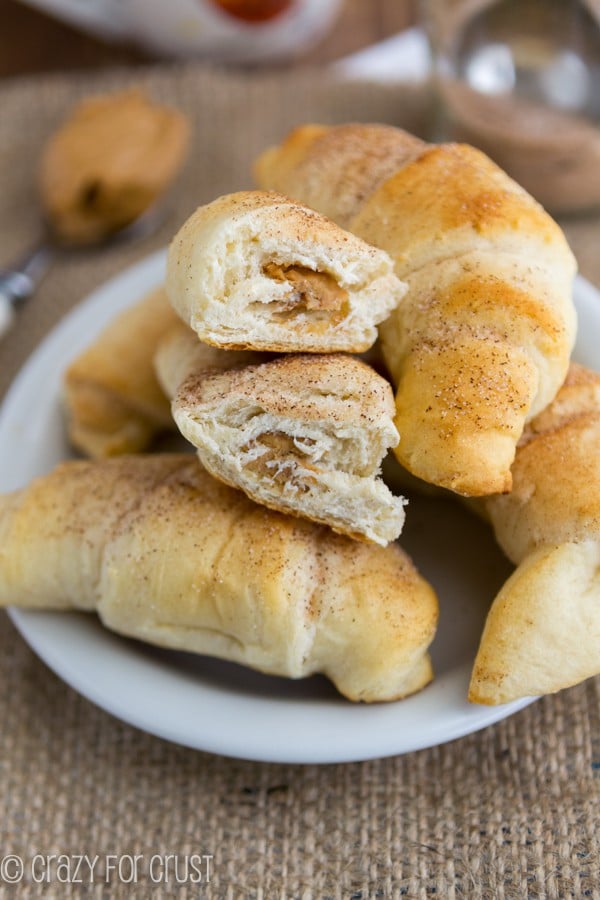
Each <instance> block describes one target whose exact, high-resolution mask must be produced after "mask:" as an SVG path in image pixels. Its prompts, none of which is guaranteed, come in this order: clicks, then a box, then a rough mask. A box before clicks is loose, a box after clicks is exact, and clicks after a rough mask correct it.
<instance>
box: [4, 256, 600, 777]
mask: <svg viewBox="0 0 600 900" xmlns="http://www.w3.org/2000/svg"><path fill="white" fill-rule="evenodd" d="M166 252H167V251H166V249H165V248H162V249H160V250H157V251H155V252H154V253H152V254H149V255H148V256H145V257H143V258H142V259H141V260H139V261H138V262H136V263H134V264H133V265H131V266H129V267H128V268H126V269H124V270H122V271H121V272H119V273H117V274H115V275H114V276H113V277H112V278H110V279H108V280H107V281H105V282H104V283H103V284H101V285H100V286H99V287H97V288H96V289H95V290H94V291H92V292H91V293H90V294H89V295H88V296H87V297H86V298H84V299H83V300H82V301H81V302H80V303H78V304H77V305H76V306H75V307H74V308H73V309H72V310H71V311H70V312H69V313H67V314H66V315H65V316H64V317H63V319H61V320H60V321H59V322H58V323H57V324H56V325H55V326H54V328H53V329H51V331H50V332H49V333H48V334H47V335H46V336H45V337H44V338H43V340H42V341H41V342H40V343H39V344H38V346H37V347H36V348H35V349H34V350H33V352H32V353H31V354H30V356H29V357H28V359H27V360H26V361H25V363H24V364H23V366H22V367H21V369H20V370H19V372H18V373H17V375H16V377H15V378H14V379H13V381H12V383H11V385H10V387H9V389H8V390H7V392H6V395H5V397H4V400H3V403H2V406H1V407H0V447H1V446H2V438H3V437H4V435H5V431H6V428H7V427H8V426H9V425H10V422H11V416H12V415H13V410H15V408H16V407H18V406H19V405H20V403H21V397H22V395H23V393H26V392H27V390H28V389H29V388H30V385H31V382H32V380H35V377H36V372H37V371H38V369H40V368H41V369H43V368H44V365H47V364H48V362H49V361H51V360H53V358H54V356H55V354H56V352H57V350H60V349H62V348H64V347H65V346H66V347H69V343H70V342H71V341H72V340H73V339H75V344H77V343H78V341H77V337H80V336H81V335H80V329H81V327H82V326H85V323H86V321H88V319H89V316H90V313H91V312H93V313H95V314H97V315H96V316H95V320H94V323H95V324H94V333H95V334H96V333H98V330H99V329H100V328H102V327H103V324H105V323H107V322H108V321H109V320H110V319H111V318H112V317H113V316H114V315H115V314H116V313H117V312H118V311H119V310H120V309H124V308H126V307H127V306H129V305H131V304H132V303H134V302H135V301H136V300H137V299H139V298H140V297H141V296H142V295H143V294H144V293H145V292H146V291H148V290H150V289H152V288H153V287H155V286H157V285H158V284H160V283H161V281H162V275H163V273H164V265H165V259H166ZM115 292H116V294H117V295H119V296H118V297H117V300H114V299H113V300H112V301H111V302H107V301H106V297H107V296H108V297H109V298H110V296H111V294H113V293H115ZM574 295H575V297H576V300H577V302H578V304H579V305H581V304H583V306H584V308H585V307H586V306H587V305H588V304H589V305H590V308H591V306H592V305H594V304H600V291H598V289H597V288H596V287H595V286H594V285H593V284H592V283H591V282H589V281H587V280H586V279H584V278H583V277H582V276H580V275H578V276H577V277H576V282H575V290H574ZM119 297H120V299H119ZM593 314H594V312H592V315H593ZM596 314H597V315H598V316H600V305H599V306H598V310H597V311H596ZM98 320H103V321H98ZM89 339H90V338H89V336H86V339H85V342H87V343H89ZM85 342H84V343H85ZM75 352H79V347H76V348H75V350H72V352H71V355H74V353H75ZM68 358H69V357H68V352H67V357H66V358H65V362H66V361H68ZM61 376H62V368H61V370H60V371H59V372H58V373H57V374H56V377H57V378H58V383H60V378H61ZM54 384H55V386H56V379H55V381H54ZM30 477H31V476H30ZM2 480H3V481H4V477H2ZM2 490H3V491H4V490H7V488H6V487H5V486H4V485H3V486H2ZM7 613H8V615H9V617H10V619H11V621H12V622H13V624H14V626H15V628H16V629H17V630H18V632H19V633H20V635H21V636H22V638H23V639H24V640H25V642H26V643H27V644H28V645H29V647H30V648H31V649H32V650H33V652H34V653H35V654H36V655H37V656H38V657H39V658H40V659H41V660H42V661H43V662H44V663H45V665H47V666H48V668H50V669H51V670H52V671H53V672H54V673H55V674H56V675H57V676H58V677H59V678H60V679H61V680H62V681H63V682H65V683H66V684H67V685H68V686H69V687H71V688H72V689H73V690H75V691H76V692H77V693H79V694H80V695H81V696H83V697H85V698H86V699H87V700H89V701H90V702H91V703H93V704H94V705H95V706H97V707H99V708H100V709H102V710H104V711H105V712H107V713H109V714H110V715H112V716H114V717H115V718H117V719H119V720H121V721H122V722H125V723H127V724H129V725H132V726H134V727H136V728H138V729H140V730H142V731H145V732H147V733H150V734H153V735H155V736H157V737H159V738H162V739H165V740H168V741H171V742H173V743H177V744H179V745H181V746H186V747H189V748H192V749H195V750H201V751H204V752H211V753H217V754H221V755H225V756H228V757H232V758H238V759H245V760H251V761H256V762H266V763H283V764H315V763H317V764H336V763H348V762H360V761H364V760H369V759H378V758H385V757H389V756H396V755H401V754H404V753H409V752H413V751H415V750H421V749H425V748H428V747H433V746H439V745H442V744H445V743H448V742H450V741H453V740H456V739H458V738H460V737H464V736H466V735H468V734H473V733H475V732H476V731H479V730H481V729H483V728H486V727H488V726H489V725H492V724H495V723H496V722H498V721H501V720H502V719H504V718H507V717H508V716H511V715H513V714H514V713H516V712H518V711H519V710H521V709H523V708H525V707H526V706H528V705H529V704H531V703H533V702H534V701H535V700H536V699H538V698H536V697H526V698H523V699H520V700H517V701H514V702H512V703H509V704H503V705H501V706H489V707H486V706H480V705H477V704H469V703H467V701H466V699H465V701H464V704H462V706H460V707H457V708H456V710H455V711H454V713H455V714H454V718H453V720H452V722H451V723H450V724H448V722H446V724H445V727H442V728H440V727H439V724H436V723H433V724H432V723H430V726H429V728H426V729H423V730H422V731H421V732H419V731H418V732H417V733H416V734H415V735H409V736H407V735H406V734H403V735H401V736H398V735H397V734H395V733H393V734H391V735H390V734H387V735H386V738H385V739H382V740H380V741H377V740H374V741H373V740H370V739H369V740H366V741H364V742H361V741H357V740H353V741H351V742H350V745H349V746H347V747H344V746H342V747H339V746H338V745H337V744H336V743H335V742H334V743H333V745H331V746H327V745H325V746H323V745H322V743H323V742H319V741H318V740H317V741H316V742H313V743H312V744H311V743H310V742H309V743H308V744H304V745H303V746H302V748H301V749H300V748H297V747H293V746H290V742H289V741H283V742H281V741H279V742H278V741H277V740H275V741H273V740H272V739H271V737H272V736H267V737H266V738H265V739H258V740H257V738H256V735H254V736H250V738H249V737H248V735H247V734H246V735H242V734H240V735H238V736H237V738H238V739H237V740H235V738H232V735H231V734H230V733H227V736H226V738H225V740H223V734H224V732H223V729H221V730H219V728H218V727H217V729H215V728H214V727H213V728H212V729H211V728H209V729H208V731H207V732H203V733H198V732H197V731H194V732H191V733H187V734H186V733H185V732H181V731H179V732H178V733H176V731H177V730H176V729H175V730H174V728H173V726H172V725H171V726H167V725H166V724H165V722H164V721H162V720H159V721H156V720H154V719H152V718H151V717H149V716H148V714H147V713H146V714H142V713H141V712H140V711H139V710H136V709H133V710H132V709H131V706H128V702H129V701H127V700H126V698H127V697H128V694H127V692H124V693H121V692H117V695H116V697H112V698H111V697H110V696H109V697H107V696H106V691H105V690H103V689H102V687H101V684H100V682H94V681H93V680H92V681H89V680H87V681H86V679H85V678H83V679H82V677H81V674H80V676H79V677H77V676H76V674H75V673H74V672H73V671H72V668H71V667H70V665H69V660H67V659H65V658H64V657H60V656H59V657H58V658H57V656H56V654H55V652H54V651H55V650H56V647H55V646H54V645H53V644H52V640H51V641H50V644H48V639H47V632H43V633H42V632H40V630H39V622H40V617H42V619H43V617H52V619H53V620H54V621H55V622H59V621H61V620H62V617H64V616H67V617H69V620H72V619H73V618H76V617H80V616H81V615H86V614H81V613H77V612H64V613H63V612H61V613H59V615H60V617H61V620H57V619H55V618H54V617H55V616H56V613H52V612H46V611H37V610H26V609H19V608H15V607H8V608H7ZM91 622H93V624H94V626H96V627H97V628H99V629H100V631H101V636H102V641H103V643H105V642H106V638H107V637H108V641H107V647H108V646H109V645H110V646H112V644H113V643H115V642H119V648H120V652H124V659H125V661H126V662H129V663H130V664H131V658H130V653H131V651H130V649H127V648H126V649H125V651H123V647H122V642H123V641H124V640H127V639H123V638H120V637H119V636H118V635H114V634H113V633H112V632H109V631H107V630H105V629H103V627H102V626H101V624H100V623H99V620H98V619H97V618H94V619H93V620H91ZM63 624H64V622H63ZM86 624H90V623H86ZM69 628H70V626H68V627H67V632H68V631H69ZM59 631H60V627H59ZM50 634H51V635H52V630H50ZM44 638H45V639H44ZM128 643H131V642H128ZM133 643H134V644H135V643H137V642H133ZM139 655H140V657H143V656H144V654H143V653H140V654H139ZM135 659H136V660H137V662H139V660H138V659H137V655H136V657H135ZM137 662H136V665H137ZM146 662H147V661H146ZM149 665H150V667H151V668H152V669H153V670H154V671H156V670H161V671H162V668H163V667H162V665H157V661H156V659H154V658H152V659H151V660H150V662H149ZM471 665H472V660H471V661H470V662H469V661H467V663H465V665H463V666H460V667H458V668H457V669H456V670H453V671H452V672H450V673H445V675H444V676H442V678H443V679H446V681H445V682H444V684H445V685H446V687H447V686H448V685H450V687H451V688H452V687H454V688H456V685H455V684H453V683H452V677H455V678H458V681H459V682H461V679H462V680H464V672H463V669H465V667H466V668H467V669H468V671H469V672H470V668H471ZM142 668H143V667H142ZM163 677H164V673H163ZM180 677H181V673H179V672H175V673H174V678H175V681H177V680H178V678H179V679H180ZM167 680H168V679H167ZM440 680H441V679H438V683H439V681H440ZM461 683H462V682H461ZM435 684H436V682H435V681H434V682H433V685H435ZM194 687H195V689H196V690H197V687H198V686H197V684H195V685H194ZM431 689H432V686H428V687H427V688H425V689H424V690H423V691H421V692H419V693H417V694H415V695H412V697H409V698H406V699H404V700H402V701H401V702H400V703H399V704H372V705H364V704H360V705H358V706H357V705H354V704H348V707H349V708H350V709H352V710H353V712H352V715H353V717H355V718H356V720H357V730H358V729H360V728H361V726H364V725H365V724H366V725H367V726H369V727H368V728H367V731H368V732H370V731H371V728H372V726H373V725H374V724H375V725H377V726H379V727H383V728H386V727H388V728H389V726H393V724H394V721H393V720H394V715H393V710H394V708H401V709H402V710H406V709H409V708H410V705H411V701H413V703H412V705H414V702H417V703H419V698H424V697H427V696H428V695H427V693H426V692H427V691H428V690H429V691H431ZM207 690H208V691H209V692H211V691H214V689H213V688H211V687H210V685H209V687H208V688H207V687H206V686H203V691H204V692H206V691H207ZM203 691H202V690H201V691H200V695H202V693H203ZM219 693H220V692H219V690H216V694H217V695H219ZM223 696H229V694H228V693H227V692H224V693H221V701H222V700H223ZM231 696H232V697H233V699H234V701H236V702H238V703H239V702H240V695H239V692H238V693H233V694H232V695H231ZM429 696H431V695H429ZM252 699H254V700H255V699H256V698H252ZM241 700H242V702H243V703H246V705H247V704H248V699H247V698H244V697H243V696H242V698H241ZM258 701H259V704H261V705H262V706H264V705H265V704H266V705H267V706H268V707H270V706H273V703H275V705H276V706H279V707H281V704H282V703H283V704H284V706H285V705H286V703H287V705H289V702H288V701H286V700H282V699H281V698H267V699H266V700H265V699H263V698H258ZM345 703H346V701H344V703H343V704H339V703H336V707H335V708H344V709H345V708H346V706H345V705H344V704H345ZM298 704H299V701H297V700H294V701H293V705H294V708H295V709H297V708H298ZM225 705H226V706H227V704H225ZM249 705H250V707H252V706H253V704H252V703H250V704H249ZM425 705H427V702H425ZM315 706H316V707H317V708H321V710H327V712H326V715H327V716H330V715H331V709H332V708H333V704H328V703H327V702H326V701H325V702H320V701H319V702H317V703H316V704H315V701H314V700H312V699H311V700H310V701H300V708H301V709H302V708H303V707H308V708H312V707H315ZM256 709H258V707H256ZM390 710H392V712H390ZM303 711H304V710H303ZM261 714H262V713H261ZM279 714H280V715H281V708H280V709H279ZM311 714H312V713H311ZM285 718H286V717H285V716H284V719H285ZM317 718H319V717H317ZM400 718H402V716H400ZM258 719H259V722H261V721H262V719H261V718H260V715H259V717H258ZM334 719H335V716H334ZM419 734H420V735H421V737H419Z"/></svg>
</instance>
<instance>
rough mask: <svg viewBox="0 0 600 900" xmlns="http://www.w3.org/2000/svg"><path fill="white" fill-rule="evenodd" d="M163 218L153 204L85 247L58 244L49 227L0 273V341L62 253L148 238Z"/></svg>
mask: <svg viewBox="0 0 600 900" xmlns="http://www.w3.org/2000/svg"><path fill="white" fill-rule="evenodd" d="M165 217H166V212H165V209H164V207H162V206H161V205H159V204H154V205H152V206H150V207H149V208H148V209H146V210H145V211H144V212H143V213H142V214H141V215H140V216H138V218H137V219H134V220H133V222H130V223H129V224H128V225H125V226H123V227H121V228H119V229H117V230H116V231H113V232H111V233H110V234H108V235H105V236H103V237H102V238H101V239H100V240H98V241H95V242H93V243H85V244H83V243H82V244H68V243H66V242H65V241H63V240H61V239H60V237H59V236H58V235H57V234H56V232H54V231H53V229H52V226H51V225H50V224H49V223H45V230H44V233H43V234H42V237H41V238H40V240H39V241H38V242H37V243H36V244H35V245H34V246H33V247H32V248H31V249H30V250H29V251H28V252H27V253H26V254H25V255H24V256H22V257H21V258H20V259H18V260H16V261H15V263H14V264H13V265H12V266H9V267H8V268H5V269H0V338H2V337H3V335H5V334H6V333H7V332H8V331H9V329H10V328H11V326H12V324H13V323H14V320H15V314H16V310H17V309H18V307H19V306H20V305H21V304H22V303H24V302H25V300H27V299H29V297H31V296H32V294H33V293H34V292H35V290H36V288H37V287H38V285H39V283H40V281H41V280H42V278H43V277H44V275H45V274H46V272H47V271H48V269H49V267H50V265H51V264H52V263H53V262H54V260H55V259H56V258H57V257H58V256H60V255H62V254H63V253H72V252H77V250H90V249H91V248H92V247H94V248H97V249H105V248H108V247H112V246H114V245H117V244H121V243H124V242H126V241H134V240H140V239H142V238H145V237H148V236H149V235H150V234H152V233H153V232H154V231H156V229H157V228H158V227H159V226H160V225H161V224H162V222H163V221H164V219H165Z"/></svg>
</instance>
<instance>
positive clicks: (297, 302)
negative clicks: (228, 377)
mask: <svg viewBox="0 0 600 900" xmlns="http://www.w3.org/2000/svg"><path fill="white" fill-rule="evenodd" d="M166 286H167V293H168V295H169V299H170V301H171V303H172V304H173V307H174V308H175V309H176V310H177V312H178V313H179V315H180V316H181V318H182V319H183V321H184V322H186V324H188V325H189V326H190V327H191V328H192V329H193V331H195V332H196V334H197V335H198V337H199V338H200V339H201V340H202V341H204V342H205V343H207V344H213V345H215V346H218V347H223V348H225V349H233V350H247V349H253V350H267V351H275V352H282V353H286V352H287V353H289V352H302V353H332V352H337V351H348V352H360V351H363V350H367V349H368V348H369V347H370V346H371V345H372V344H373V343H374V342H375V340H376V338H377V328H376V326H377V325H378V324H379V322H381V321H382V320H383V319H385V318H386V317H387V316H388V315H389V314H390V312H391V311H392V310H393V309H394V308H395V307H396V306H397V305H398V303H399V302H400V300H401V298H402V297H403V295H404V293H405V291H406V286H405V285H404V284H403V283H402V282H401V281H400V280H399V279H398V278H397V277H396V276H395V275H394V271H393V263H392V261H391V260H390V258H389V257H388V255H387V254H386V253H384V252H383V251H382V250H379V249H377V248H375V247H372V246H370V245H369V244H366V243H365V242H364V241H361V240H360V239H359V238H357V237H356V236H355V235H352V234H350V233H348V232H346V231H344V230H343V229H342V228H340V227H339V226H337V225H335V224H334V223H333V222H331V221H330V220H329V219H326V218H325V217H324V216H322V215H320V214H319V213H317V212H315V211H314V210H312V209H309V208H308V207H306V206H303V205H302V204H300V203H297V202H296V201H293V200H290V199H289V198H288V197H284V196H282V195H281V194H276V193H273V192H264V191H242V192H239V193H237V194H229V195H226V196H224V197H220V198H218V199H217V200H215V201H214V202H213V203H209V204H207V205H206V206H201V207H199V209H197V210H196V212H195V213H194V214H193V215H192V216H191V217H190V218H189V219H188V220H187V222H185V224H184V225H183V226H182V228H181V229H180V230H179V232H178V233H177V234H176V235H175V237H174V238H173V241H172V242H171V246H170V249H169V258H168V264H167V280H166Z"/></svg>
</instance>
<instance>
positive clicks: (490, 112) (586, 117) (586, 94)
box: [421, 0, 600, 213]
mask: <svg viewBox="0 0 600 900" xmlns="http://www.w3.org/2000/svg"><path fill="white" fill-rule="evenodd" d="M421 8H422V15H423V22H424V25H425V27H426V30H427V33H428V36H429V39H430V42H431V46H432V50H433V58H434V61H435V75H436V82H437V87H438V97H439V115H438V117H437V120H436V126H435V134H434V138H435V139H437V140H458V141H466V142H468V143H471V144H474V145H475V146H478V147H480V148H481V149H482V150H484V151H485V152H486V153H488V154H489V155H490V156H491V157H492V158H493V159H495V160H496V161H497V162H498V163H499V164H500V165H501V166H502V167H503V168H504V169H506V171H507V172H509V173H510V174H511V175H512V176H513V177H514V178H515V179H516V180H517V181H518V182H519V183H520V184H522V185H523V187H525V188H526V189H527V190H529V191H530V192H531V193H532V194H533V195H534V196H535V197H537V199H538V200H540V202H541V203H543V204H544V205H545V206H546V207H547V208H548V209H549V210H550V211H551V212H554V213H571V212H580V211H583V210H589V209H597V208H600V0H423V2H422V4H421Z"/></svg>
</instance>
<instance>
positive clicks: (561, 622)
mask: <svg viewBox="0 0 600 900" xmlns="http://www.w3.org/2000/svg"><path fill="white" fill-rule="evenodd" d="M512 473H513V489H512V491H511V493H510V494H506V495H504V496H497V497H489V498H486V499H485V500H483V501H481V502H482V504H483V509H484V511H485V514H486V516H487V517H488V518H489V519H490V521H491V523H492V525H493V528H494V532H495V534H496V538H497V540H498V542H499V543H500V545H501V547H502V548H503V549H504V551H505V552H506V554H507V555H508V556H509V557H510V559H511V560H512V561H513V562H515V563H517V564H518V567H517V569H516V571H515V572H514V574H513V575H512V576H511V577H510V578H509V579H508V581H507V582H506V584H505V585H504V587H503V588H502V590H501V591H500V593H499V594H498V596H497V597H496V599H495V600H494V603H493V604H492V607H491V610H490V612H489V615H488V619H487V622H486V626H485V630H484V633H483V636H482V639H481V645H480V648H479V652H478V654H477V658H476V660H475V666H474V669H473V675H472V679H471V686H470V693H469V697H470V699H471V700H473V701H474V702H477V703H491V704H493V703H506V702H508V701H509V700H513V699H516V698H518V697H524V696H529V695H537V694H546V693H551V692H554V691H557V690H560V689H561V688H563V687H568V686H569V685H572V684H576V683H577V682H579V681H581V680H583V679H584V678H587V677H589V676H590V675H594V674H598V673H600V375H598V374H597V373H595V372H591V371H589V370H587V369H584V368H583V367H581V366H577V365H572V366H571V369H570V371H569V375H568V377H567V380H566V382H565V385H564V386H563V387H562V388H561V390H560V391H559V392H558V394H557V396H556V398H555V400H554V401H553V402H552V403H551V404H550V405H549V406H548V407H547V409H545V410H544V411H543V412H542V413H540V414H539V415H538V416H536V418H534V419H533V420H532V421H531V422H530V423H529V425H528V426H527V427H526V429H525V431H524V434H523V437H522V439H521V441H520V443H519V447H518V449H517V454H516V458H515V462H514V464H513V468H512Z"/></svg>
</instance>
